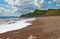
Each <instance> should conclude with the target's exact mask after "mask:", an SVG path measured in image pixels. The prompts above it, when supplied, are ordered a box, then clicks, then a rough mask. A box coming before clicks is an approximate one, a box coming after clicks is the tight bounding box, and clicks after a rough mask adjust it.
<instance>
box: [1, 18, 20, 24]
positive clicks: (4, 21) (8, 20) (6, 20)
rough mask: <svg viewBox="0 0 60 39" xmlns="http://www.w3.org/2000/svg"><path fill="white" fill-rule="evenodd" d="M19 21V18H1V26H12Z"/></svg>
mask: <svg viewBox="0 0 60 39" xmlns="http://www.w3.org/2000/svg"><path fill="white" fill-rule="evenodd" d="M19 20H21V18H19V17H0V25H6V24H12V23H15V22H16V21H19Z"/></svg>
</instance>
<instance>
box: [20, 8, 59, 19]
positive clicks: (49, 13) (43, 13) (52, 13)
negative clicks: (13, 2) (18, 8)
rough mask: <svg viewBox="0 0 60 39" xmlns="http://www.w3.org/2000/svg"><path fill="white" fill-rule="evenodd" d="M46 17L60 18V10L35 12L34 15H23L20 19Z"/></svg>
mask: <svg viewBox="0 0 60 39" xmlns="http://www.w3.org/2000/svg"><path fill="white" fill-rule="evenodd" d="M44 16H60V9H48V10H38V9H37V10H35V11H34V12H33V13H28V14H23V15H21V16H20V17H23V18H24V17H27V18H29V17H44Z"/></svg>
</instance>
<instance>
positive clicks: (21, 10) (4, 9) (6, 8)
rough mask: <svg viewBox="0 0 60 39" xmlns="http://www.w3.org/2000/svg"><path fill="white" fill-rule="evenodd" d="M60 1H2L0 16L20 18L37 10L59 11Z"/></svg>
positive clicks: (0, 3)
mask: <svg viewBox="0 0 60 39" xmlns="http://www.w3.org/2000/svg"><path fill="white" fill-rule="evenodd" d="M59 8H60V0H0V16H20V15H21V14H25V13H27V12H33V11H34V10H36V9H40V10H46V9H59Z"/></svg>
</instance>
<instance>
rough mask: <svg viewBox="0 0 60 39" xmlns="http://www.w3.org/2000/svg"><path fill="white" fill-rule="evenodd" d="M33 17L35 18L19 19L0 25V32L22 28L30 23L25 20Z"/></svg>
mask: <svg viewBox="0 0 60 39" xmlns="http://www.w3.org/2000/svg"><path fill="white" fill-rule="evenodd" d="M34 19H35V18H30V19H25V20H20V21H18V22H16V23H14V24H10V25H3V26H0V34H1V33H5V32H8V31H12V30H17V29H22V28H24V27H27V26H28V25H31V24H30V23H26V21H32V20H34Z"/></svg>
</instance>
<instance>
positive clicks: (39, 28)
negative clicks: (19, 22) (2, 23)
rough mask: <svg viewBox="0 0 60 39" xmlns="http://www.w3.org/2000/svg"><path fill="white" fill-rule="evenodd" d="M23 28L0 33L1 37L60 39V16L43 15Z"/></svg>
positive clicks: (7, 38) (11, 38)
mask: <svg viewBox="0 0 60 39" xmlns="http://www.w3.org/2000/svg"><path fill="white" fill-rule="evenodd" d="M31 23H32V25H29V26H28V27H25V28H23V29H19V30H15V31H10V32H6V33H3V34H0V39H29V38H34V39H60V17H44V18H43V17H42V18H38V19H36V20H34V21H32V22H31Z"/></svg>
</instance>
